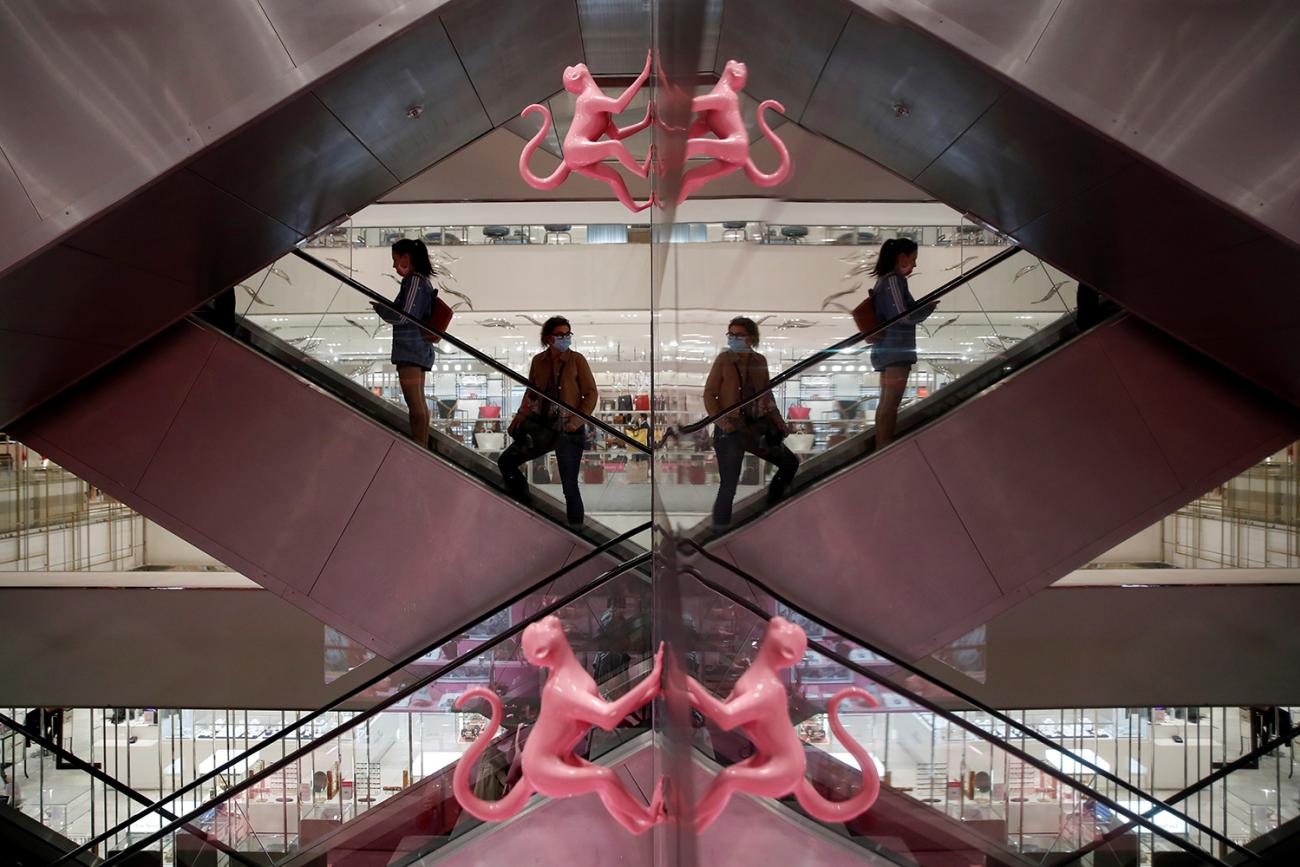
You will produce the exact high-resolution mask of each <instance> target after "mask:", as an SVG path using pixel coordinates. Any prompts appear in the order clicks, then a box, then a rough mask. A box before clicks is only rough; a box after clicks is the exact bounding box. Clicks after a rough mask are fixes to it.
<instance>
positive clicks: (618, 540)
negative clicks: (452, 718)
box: [50, 521, 651, 867]
mask: <svg viewBox="0 0 1300 867" xmlns="http://www.w3.org/2000/svg"><path fill="white" fill-rule="evenodd" d="M650 527H651V523H650V522H649V521H646V522H645V523H643V524H639V525H637V526H636V527H633V528H632V529H630V530H628V531H626V532H624V533H620V534H619V535H617V536H615V537H614V538H612V539H609V540H608V541H606V542H602V543H601V544H600V545H598V546H596V547H595V548H592V549H591V550H590V551H588V552H587V553H585V554H583V555H582V556H581V557H577V558H575V559H574V560H572V561H570V562H568V563H566V564H565V565H564V566H562V567H560V568H559V569H557V570H556V571H554V572H552V573H551V574H549V575H547V576H546V577H545V578H543V579H541V580H540V581H535V582H533V583H532V584H530V585H529V586H528V587H525V588H524V589H523V590H520V591H519V592H518V593H516V594H514V595H513V596H511V597H510V598H509V599H507V600H505V601H504V602H502V603H501V604H500V605H498V606H497V608H496V610H498V611H499V610H501V609H503V608H509V607H510V606H512V605H514V604H516V603H518V602H520V601H522V600H523V599H526V598H527V597H529V596H531V595H532V594H534V593H536V592H537V591H538V590H540V589H541V588H542V587H544V586H546V585H547V584H550V583H553V582H555V581H558V580H559V579H560V578H562V577H563V576H564V575H567V574H568V573H569V572H572V571H573V570H574V569H576V568H578V567H579V566H582V565H584V564H586V563H589V562H591V561H592V560H593V559H595V558H596V557H599V556H601V555H602V554H606V553H608V552H609V551H610V550H611V549H612V548H614V547H615V546H617V545H621V544H623V543H624V542H626V541H628V540H629V539H631V538H632V537H633V536H635V535H637V534H638V533H643V532H645V531H646V530H649V529H650ZM485 616H486V615H485ZM479 619H482V618H479ZM475 622H477V620H475V621H471V622H470V623H469V624H465V625H462V626H460V627H458V628H457V629H455V630H454V631H453V632H451V633H449V634H447V635H444V636H441V637H440V638H438V639H437V640H436V641H432V642H430V643H429V644H427V645H425V646H424V647H422V648H420V649H419V650H416V651H414V652H412V653H410V654H408V655H407V656H406V657H405V658H403V659H401V660H399V661H398V662H395V663H393V664H392V665H391V666H389V667H388V668H387V669H385V670H384V671H383V672H381V673H379V674H376V675H374V676H372V677H371V678H369V679H368V680H366V681H364V682H362V683H360V684H358V685H357V686H355V687H353V688H352V690H351V691H350V692H348V693H346V694H345V695H342V696H340V697H339V698H336V699H334V700H333V701H331V702H330V703H329V704H327V705H325V706H323V707H320V708H317V709H316V710H314V711H312V712H311V713H309V714H307V715H306V716H304V717H302V718H301V719H298V720H296V721H295V722H294V723H293V725H291V726H286V727H285V728H282V729H281V730H280V731H278V732H276V733H275V734H274V735H273V736H271V737H269V738H266V739H265V740H262V741H259V742H258V743H257V744H256V745H254V746H251V747H249V748H248V749H246V750H244V752H242V753H240V754H239V755H237V756H235V757H233V758H231V759H227V760H226V761H225V762H224V763H222V764H220V765H218V766H216V767H214V768H213V769H212V770H211V771H208V772H207V773H206V774H204V775H202V776H200V777H198V778H196V779H194V780H192V781H190V782H189V783H186V784H185V785H184V786H181V787H180V788H179V789H177V790H175V791H174V792H171V793H170V794H168V795H167V796H166V797H163V798H160V799H159V800H157V801H153V802H149V801H146V803H149V807H148V809H145V810H141V811H140V812H139V813H136V814H135V815H133V816H129V817H127V818H126V819H124V820H123V821H121V822H119V823H118V824H117V825H116V826H115V827H113V828H110V829H109V830H107V831H105V832H104V833H102V834H100V835H99V836H98V837H95V838H93V839H92V840H90V841H89V842H87V843H83V844H82V845H81V846H80V847H78V848H77V849H74V850H73V851H72V852H69V853H68V854H66V855H64V856H62V857H60V858H59V859H58V860H56V861H55V862H54V863H53V864H52V865H50V867H58V865H59V864H62V863H64V862H65V861H68V860H70V859H72V858H75V857H76V856H77V855H79V854H81V853H82V852H84V851H87V850H89V849H91V848H93V847H94V846H97V845H98V844H99V843H101V842H103V841H104V840H107V839H108V838H110V837H112V836H113V835H115V834H118V833H120V832H121V831H123V830H125V829H126V828H128V827H130V826H131V825H133V824H135V823H136V822H137V821H139V820H140V818H141V817H143V816H147V815H149V814H150V813H155V812H157V813H163V812H165V811H164V810H163V809H162V805H163V804H166V803H170V802H172V801H175V800H176V799H177V798H180V797H183V796H185V795H187V794H189V793H190V792H192V791H194V790H195V789H198V788H200V787H201V786H203V785H204V784H205V783H207V782H208V781H210V780H213V779H215V778H216V777H218V776H220V775H221V774H224V773H225V772H226V771H229V770H230V769H231V768H233V767H235V766H237V765H238V764H239V763H240V762H242V761H245V760H246V759H248V758H249V757H250V756H252V755H253V754H254V753H257V752H261V751H262V750H265V749H266V748H267V747H269V746H271V745H272V744H274V743H276V742H277V741H281V740H283V739H285V738H286V737H288V736H289V734H290V733H292V732H294V731H299V730H301V729H302V727H303V726H305V725H307V724H308V723H311V722H313V721H315V720H316V719H318V718H320V717H322V716H324V715H325V714H327V713H329V712H330V711H331V710H334V709H335V708H338V707H339V706H340V705H342V704H343V703H344V702H347V701H350V700H352V699H353V698H356V697H357V696H358V695H360V694H361V693H363V692H365V691H366V690H367V689H370V687H372V686H374V685H375V684H377V683H379V682H381V681H383V680H384V679H385V678H388V677H392V676H393V675H394V674H397V673H398V672H399V671H401V670H402V669H404V668H406V666H408V665H410V664H411V663H413V662H415V661H416V660H418V659H419V658H420V657H422V656H424V655H425V654H427V653H429V652H431V651H433V650H435V649H436V648H438V647H441V646H442V645H443V644H446V643H447V642H448V641H451V640H452V639H453V638H455V637H456V636H457V635H459V634H461V633H462V632H463V631H465V629H467V628H468V627H469V626H472V625H473V623H475ZM476 649H477V648H476ZM173 818H174V817H173Z"/></svg>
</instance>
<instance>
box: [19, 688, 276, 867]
mask: <svg viewBox="0 0 1300 867" xmlns="http://www.w3.org/2000/svg"><path fill="white" fill-rule="evenodd" d="M0 724H3V725H4V726H6V727H7V728H11V729H13V730H14V731H16V732H18V733H19V734H21V735H22V736H23V737H24V738H27V739H28V740H30V741H32V742H33V743H35V744H37V745H39V746H40V747H41V749H44V750H48V751H49V752H50V753H52V754H53V755H55V756H56V757H57V758H58V759H59V760H60V761H62V762H64V763H66V764H70V765H73V766H74V767H75V768H76V769H77V770H79V771H81V772H83V773H86V774H89V775H90V776H91V778H92V779H96V780H99V781H100V782H101V783H103V784H104V785H105V786H108V787H109V788H112V789H115V790H117V791H118V792H121V793H122V794H123V795H125V796H126V797H128V798H130V799H131V800H133V801H135V802H136V803H138V804H152V803H153V802H152V801H150V800H149V796H148V795H145V794H143V793H141V792H139V791H137V790H136V789H134V788H132V787H131V786H129V785H127V784H126V783H124V782H122V781H121V780H119V779H117V778H116V777H112V776H109V775H108V774H106V773H104V771H103V770H102V769H100V768H99V767H98V766H96V765H92V764H91V763H90V762H87V761H85V760H84V759H82V758H81V757H80V756H78V755H76V754H75V753H70V752H68V751H67V750H66V749H64V748H63V747H61V746H59V745H58V744H56V743H55V742H54V741H51V740H49V739H48V738H46V737H45V736H44V735H41V734H38V733H36V732H34V731H32V730H31V729H29V728H27V726H25V725H23V724H22V723H20V722H18V721H17V720H15V719H13V718H11V717H10V716H9V715H8V714H5V713H0ZM15 764H16V763H15ZM161 813H162V815H163V816H164V817H166V818H167V819H169V820H175V819H176V814H175V813H172V812H171V811H170V810H162V811H161ZM185 830H187V831H189V832H190V833H192V834H194V835H195V836H196V837H198V838H199V839H200V840H203V841H204V842H205V843H209V844H211V845H212V847H213V848H214V849H219V850H221V851H222V852H225V853H226V854H227V855H229V856H230V857H231V858H234V859H235V860H236V861H238V862H239V863H240V864H245V865H247V867H258V865H257V862H255V861H250V860H249V859H247V858H245V857H244V856H243V854H242V853H240V852H239V850H238V849H235V848H233V847H231V846H228V845H226V844H225V843H223V842H221V841H220V840H217V839H214V838H211V837H210V836H209V835H208V833H207V832H206V831H204V830H203V829H201V828H196V827H193V826H191V825H189V824H188V823H186V826H185ZM81 852H82V850H81V849H74V850H73V851H71V852H69V853H66V854H64V855H62V856H60V857H59V859H58V861H56V862H55V863H59V862H62V861H64V860H66V859H68V858H75V857H77V856H78V855H79V854H81Z"/></svg>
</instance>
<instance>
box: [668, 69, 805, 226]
mask: <svg viewBox="0 0 1300 867" xmlns="http://www.w3.org/2000/svg"><path fill="white" fill-rule="evenodd" d="M748 79H749V70H748V69H747V68H746V67H745V64H743V63H741V62H740V61H739V60H728V61H727V65H726V66H725V67H723V70H722V77H721V78H719V79H718V83H717V84H715V85H714V86H713V90H711V91H709V92H708V93H706V94H705V95H704V96H697V97H695V99H694V100H692V101H691V110H692V111H694V112H695V115H696V117H695V120H694V121H693V122H692V123H691V128H690V130H689V131H688V132H687V136H688V138H687V139H686V158H687V159H688V160H689V159H691V158H692V157H713V158H714V160H716V162H711V163H708V164H707V165H703V166H699V167H698V168H694V169H691V170H690V171H688V172H687V173H686V174H685V175H683V176H682V188H681V190H680V191H679V192H678V194H677V204H679V205H680V204H681V203H682V202H684V201H686V198H687V196H689V195H691V194H692V193H694V192H695V191H696V190H698V189H699V188H700V187H702V186H704V185H705V184H707V183H708V182H709V181H711V180H713V179H715V178H720V177H723V176H725V175H729V174H731V173H732V172H734V171H737V170H739V169H744V170H745V174H746V176H748V177H749V180H750V182H751V183H753V184H755V185H757V186H760V187H774V186H776V185H777V184H779V183H781V182H782V181H784V180H785V179H786V178H788V177H790V169H791V164H790V151H789V150H788V149H787V148H786V146H785V142H783V141H781V139H779V138H777V137H776V134H775V133H773V132H772V129H771V127H769V126H768V125H767V121H766V120H765V119H764V118H763V112H764V110H766V109H768V108H775V109H776V110H777V111H779V112H781V113H782V114H784V113H785V106H783V105H781V103H779V102H777V101H776V100H775V99H765V100H763V102H762V103H760V104H759V106H758V128H759V129H761V130H762V131H763V135H765V136H767V138H768V140H769V141H770V142H772V146H773V147H775V148H776V152H777V154H778V155H779V156H780V158H781V163H780V165H779V166H778V167H777V169H776V171H774V172H772V173H771V174H764V173H763V172H761V171H759V170H758V166H756V165H754V161H753V160H752V159H750V157H749V133H748V132H746V130H745V121H744V119H743V118H742V117H741V115H740V91H742V90H744V88H745V82H746V81H747V80H748ZM706 133H713V135H715V136H717V138H711V137H709V136H707V135H706Z"/></svg>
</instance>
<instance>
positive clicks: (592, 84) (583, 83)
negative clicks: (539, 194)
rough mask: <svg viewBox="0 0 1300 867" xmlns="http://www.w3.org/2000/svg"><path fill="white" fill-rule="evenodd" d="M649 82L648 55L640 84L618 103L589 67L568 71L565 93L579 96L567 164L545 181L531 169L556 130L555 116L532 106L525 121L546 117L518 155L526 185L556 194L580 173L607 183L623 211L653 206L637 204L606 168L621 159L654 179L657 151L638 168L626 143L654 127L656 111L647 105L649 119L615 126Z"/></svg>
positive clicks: (568, 135) (616, 175) (636, 172)
mask: <svg viewBox="0 0 1300 867" xmlns="http://www.w3.org/2000/svg"><path fill="white" fill-rule="evenodd" d="M649 77H650V54H649V53H648V52H647V54H646V58H645V69H643V70H641V74H640V75H639V76H637V79H636V81H634V82H632V84H631V85H629V86H628V88H627V90H625V91H623V95H622V96H620V97H618V98H617V99H613V98H611V97H608V96H606V95H605V92H604V91H603V90H601V89H600V86H599V85H598V84H596V80H595V79H594V78H592V77H591V72H590V71H588V69H587V65H586V64H585V63H579V64H576V65H574V66H569V67H566V68H565V70H564V89H565V90H567V91H568V92H569V93H576V94H577V95H578V101H577V104H576V105H575V106H574V109H573V122H572V123H570V124H569V131H568V132H567V133H565V135H564V147H563V151H564V162H562V163H560V165H559V167H558V168H557V169H556V170H555V171H553V172H551V174H549V175H547V176H546V177H544V178H539V177H538V176H537V175H535V174H533V173H532V172H531V171H530V170H529V169H528V160H529V158H530V157H532V155H533V154H534V153H535V152H536V151H537V148H538V146H539V145H541V143H542V140H543V139H545V138H546V133H547V131H548V130H549V129H550V127H551V112H550V110H549V109H547V108H546V106H544V105H540V104H538V103H533V104H532V105H530V106H528V107H527V108H525V109H524V110H523V112H522V113H521V114H520V117H527V116H528V115H529V114H531V113H533V112H541V113H542V118H543V120H542V128H541V129H540V130H538V132H537V135H535V136H533V137H532V139H531V140H530V141H529V142H528V144H526V145H524V149H523V152H522V153H520V154H519V174H520V176H521V177H523V179H524V182H525V183H527V184H528V185H529V186H530V187H533V188H535V189H538V190H553V189H555V188H556V187H558V186H559V185H560V184H562V183H564V181H565V179H567V178H568V177H569V174H570V173H571V172H577V173H578V174H580V175H585V176H587V177H589V178H595V179H596V180H598V181H604V182H605V183H607V184H609V185H610V187H611V188H613V190H614V195H615V196H616V197H617V198H618V200H619V201H620V202H622V203H623V206H624V207H626V208H627V209H628V210H629V211H631V212H632V213H634V214H635V213H638V212H640V211H644V210H645V209H646V208H648V207H650V205H651V204H652V203H653V200H651V201H647V202H646V203H645V204H643V205H638V204H637V203H636V202H635V201H634V200H633V199H632V194H631V193H630V192H628V189H627V184H626V183H625V182H624V181H623V176H622V175H620V174H619V173H618V172H617V171H616V170H615V169H614V167H613V166H609V165H606V164H605V163H603V162H602V160H606V159H609V158H611V157H613V158H614V159H617V160H618V161H619V163H621V164H622V165H623V166H624V167H626V168H627V169H628V170H629V171H631V172H632V173H633V174H634V175H636V176H637V177H640V178H646V177H649V176H650V164H651V162H652V161H653V160H654V154H653V152H652V153H650V154H649V155H647V156H646V161H645V163H644V165H642V164H638V163H637V161H636V160H635V159H633V157H632V154H631V153H629V152H628V149H627V146H626V145H624V144H623V139H625V138H627V137H628V136H631V135H635V134H636V133H638V132H640V131H641V130H643V129H645V128H646V127H648V126H649V125H650V120H651V107H650V106H646V112H645V118H644V119H643V120H641V121H638V122H637V123H634V124H632V125H631V126H626V127H622V128H620V127H618V126H616V125H615V124H614V119H613V115H616V114H619V113H621V112H624V111H626V110H627V107H628V105H629V104H630V103H631V102H632V97H634V96H636V93H637V91H638V90H640V89H641V85H643V84H645V82H646V79H647V78H649ZM604 135H608V136H609V138H608V139H605V140H602V139H601V136H604Z"/></svg>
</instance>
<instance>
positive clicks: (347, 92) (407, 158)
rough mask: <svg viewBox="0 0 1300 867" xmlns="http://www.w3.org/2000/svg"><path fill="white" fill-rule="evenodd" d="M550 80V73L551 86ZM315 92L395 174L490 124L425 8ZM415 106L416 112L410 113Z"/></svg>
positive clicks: (416, 168)
mask: <svg viewBox="0 0 1300 867" xmlns="http://www.w3.org/2000/svg"><path fill="white" fill-rule="evenodd" d="M558 85H559V78H558V76H557V78H556V79H555V82H554V84H553V85H552V87H555V86H558ZM316 95H317V96H318V97H320V99H321V101H322V102H323V103H324V104H325V105H326V106H328V107H329V109H330V111H332V112H333V113H334V114H335V115H336V116H337V117H338V118H339V120H341V121H342V122H343V123H344V124H345V125H347V127H348V128H349V129H350V130H352V133H353V134H354V135H355V136H356V137H357V138H358V139H360V140H361V141H362V142H363V143H364V144H365V145H366V147H368V148H369V149H370V151H371V152H372V153H374V155H375V156H376V157H378V158H379V159H380V160H381V161H382V162H383V163H384V165H385V166H387V168H388V170H389V171H390V172H392V173H393V174H394V175H396V176H397V178H398V179H400V180H407V179H409V178H412V177H414V176H415V175H416V174H418V173H419V172H421V171H423V170H424V169H426V168H428V167H429V166H430V165H432V164H433V163H435V162H437V161H438V160H440V159H442V158H443V157H445V156H446V155H447V154H449V153H451V152H452V151H454V150H456V149H457V148H459V147H461V146H462V145H464V144H466V143H468V142H470V141H473V140H474V139H475V138H476V137H478V136H480V135H482V134H483V133H485V132H487V131H488V130H490V129H491V128H492V122H491V120H489V118H488V116H487V114H486V113H485V111H484V109H483V104H482V103H481V102H479V98H478V95H476V94H475V92H474V87H473V85H472V84H470V81H469V78H468V77H467V76H466V74H465V68H464V67H463V66H462V65H461V62H460V58H458V57H457V56H456V52H455V50H454V49H453V48H452V46H451V42H450V40H449V39H448V38H447V33H446V30H445V29H444V28H443V26H442V22H441V21H440V20H439V19H438V18H437V17H433V16H430V18H429V19H428V20H426V21H424V22H422V23H420V24H418V25H416V26H415V27H414V28H412V29H411V30H409V31H407V32H406V33H404V34H403V35H402V37H401V38H400V39H398V40H396V41H395V42H393V43H392V44H390V45H387V46H384V47H383V48H381V49H379V50H378V51H374V52H371V53H370V54H369V55H367V56H366V57H364V58H362V59H361V60H359V61H357V62H356V63H354V64H352V65H351V66H350V67H348V69H347V70H345V71H344V72H343V73H342V74H341V75H339V76H337V77H335V78H333V79H331V80H329V81H327V82H325V83H323V84H321V85H320V86H319V87H317V88H316ZM415 106H419V111H418V115H419V116H418V117H411V116H410V114H411V113H410V112H409V110H410V109H411V108H412V107H415ZM520 108H522V105H521V106H520ZM516 113H518V112H517V111H516ZM376 195H377V194H376ZM372 198H373V197H372Z"/></svg>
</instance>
